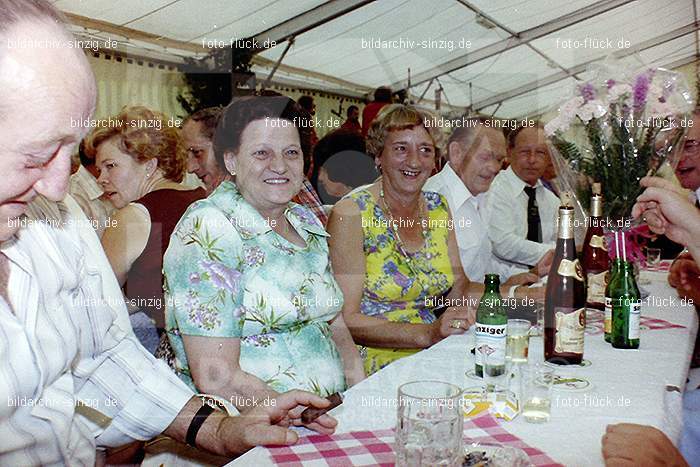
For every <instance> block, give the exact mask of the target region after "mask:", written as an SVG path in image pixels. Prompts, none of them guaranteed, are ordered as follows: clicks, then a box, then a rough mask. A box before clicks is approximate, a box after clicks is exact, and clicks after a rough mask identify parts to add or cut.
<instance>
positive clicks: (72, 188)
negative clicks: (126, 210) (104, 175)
mask: <svg viewBox="0 0 700 467" xmlns="http://www.w3.org/2000/svg"><path fill="white" fill-rule="evenodd" d="M73 165H74V167H73V170H71V177H70V185H69V187H68V192H69V193H70V194H71V196H72V197H73V199H74V200H75V202H76V203H78V205H79V206H80V209H82V210H83V213H84V214H85V215H86V216H87V218H88V219H90V224H91V225H92V227H93V228H94V229H95V232H96V233H97V236H98V237H100V238H101V237H102V234H103V233H104V230H105V227H106V225H107V219H108V218H109V216H110V214H112V212H113V211H114V207H113V206H112V205H111V204H110V203H109V202H108V201H106V200H105V199H104V197H103V194H104V193H103V191H102V187H101V186H100V185H99V183H97V177H99V176H100V171H99V169H98V168H97V166H96V165H95V158H94V155H93V157H90V156H88V155H87V154H86V152H85V142H84V141H81V142H80V145H79V146H78V160H77V161H74V164H73Z"/></svg>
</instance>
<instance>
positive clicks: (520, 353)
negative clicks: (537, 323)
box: [506, 319, 532, 363]
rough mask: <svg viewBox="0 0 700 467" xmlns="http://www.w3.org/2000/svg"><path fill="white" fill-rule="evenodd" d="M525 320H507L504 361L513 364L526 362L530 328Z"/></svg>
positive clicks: (528, 322)
mask: <svg viewBox="0 0 700 467" xmlns="http://www.w3.org/2000/svg"><path fill="white" fill-rule="evenodd" d="M531 327H532V325H531V324H530V321H528V320H526V319H509V320H508V326H507V337H506V360H507V361H511V362H513V363H524V362H527V354H528V348H529V344H530V328H531Z"/></svg>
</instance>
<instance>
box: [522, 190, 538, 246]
mask: <svg viewBox="0 0 700 467" xmlns="http://www.w3.org/2000/svg"><path fill="white" fill-rule="evenodd" d="M535 193H536V191H535V188H534V187H531V186H526V187H525V194H526V195H527V239H528V240H530V241H532V242H537V243H542V225H541V224H540V210H539V208H538V206H537V198H536V196H535Z"/></svg>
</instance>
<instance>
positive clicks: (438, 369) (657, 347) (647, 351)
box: [229, 272, 698, 466]
mask: <svg viewBox="0 0 700 467" xmlns="http://www.w3.org/2000/svg"><path fill="white" fill-rule="evenodd" d="M645 278H648V279H651V284H646V285H643V287H644V288H646V289H647V290H648V291H649V292H650V293H651V297H656V300H657V303H662V304H663V305H665V306H650V302H648V301H644V302H643V306H642V315H643V316H649V317H655V318H660V319H664V320H666V321H669V322H671V323H674V324H680V325H683V326H686V328H684V329H667V330H646V331H642V333H641V338H640V339H641V341H640V342H641V343H640V348H639V350H618V349H614V348H613V347H612V346H611V345H610V344H608V343H606V342H605V341H604V340H603V335H602V334H600V335H596V336H586V341H585V350H584V358H585V359H586V360H590V361H591V363H592V365H591V366H590V367H587V368H578V369H575V370H573V369H572V370H568V369H567V370H560V369H558V370H557V373H558V374H562V375H564V374H573V375H578V376H582V377H583V378H586V379H588V380H589V381H590V382H591V383H592V384H593V387H592V388H591V389H590V390H589V391H587V392H581V393H564V392H560V391H556V392H554V394H553V398H552V411H551V412H552V415H551V419H550V421H549V422H548V423H545V424H541V425H537V424H530V423H527V422H526V421H525V420H524V419H522V417H518V418H516V419H515V420H513V421H512V422H503V426H504V428H506V429H507V430H509V431H510V432H512V433H513V434H515V435H516V436H518V437H520V438H521V439H523V440H524V441H525V442H526V443H528V444H530V445H531V446H534V447H537V448H540V449H542V450H543V451H544V452H546V453H547V454H548V455H549V456H550V457H552V458H553V459H555V460H556V461H557V462H561V463H563V464H565V465H567V466H591V465H603V458H602V455H601V449H600V440H601V437H602V436H603V434H604V433H605V427H606V425H608V424H609V423H619V422H630V423H639V424H644V425H652V426H655V427H657V428H660V429H661V430H663V431H664V432H665V433H666V434H668V435H669V437H671V439H673V440H674V441H676V440H677V439H678V434H679V433H680V428H681V424H682V420H681V418H682V415H681V394H680V393H677V392H668V391H667V390H666V385H673V386H677V387H679V388H683V387H684V386H685V380H686V377H687V373H688V364H689V361H690V355H691V352H692V350H693V345H694V342H695V334H696V332H697V327H698V319H697V316H696V312H695V309H694V307H693V306H690V305H688V304H685V305H683V304H681V303H680V299H679V298H678V296H677V294H676V292H675V290H673V289H672V288H670V287H669V286H668V285H667V284H666V274H663V273H656V272H642V280H644V279H645ZM659 299H661V300H663V301H661V302H660V301H658V300H659ZM472 347H473V338H472V336H471V335H464V336H452V337H450V338H448V339H445V340H443V341H442V342H440V343H439V344H437V345H435V346H433V347H431V348H430V349H426V350H425V351H423V352H420V353H418V354H416V355H413V356H411V357H408V358H405V359H403V360H401V361H398V362H395V363H393V364H392V365H390V366H388V367H387V368H385V369H383V370H382V371H380V372H378V373H375V374H374V375H372V376H371V377H369V378H368V379H366V380H365V381H363V382H362V383H360V384H358V385H356V386H354V387H353V388H351V389H350V390H348V391H347V393H346V395H345V402H344V403H343V405H341V406H340V407H338V408H336V409H335V410H334V411H333V412H331V413H332V414H333V416H335V417H336V418H337V419H338V421H339V424H338V429H337V432H338V433H341V432H348V431H355V430H367V429H373V430H374V429H380V428H386V427H393V426H394V424H395V420H396V408H395V403H396V392H397V388H398V387H399V385H401V384H402V383H405V382H408V381H412V380H420V379H423V380H424V379H437V380H442V381H448V382H451V383H454V384H457V385H459V386H461V387H470V386H478V385H479V384H480V383H479V381H476V380H473V379H471V378H467V377H466V376H465V372H466V371H467V370H468V369H471V368H473V366H474V361H473V356H472V355H471V353H469V350H470V349H471V348H472ZM542 353H543V352H542V338H541V337H539V338H532V339H531V342H530V358H531V361H532V360H533V359H536V358H539V359H540V360H542V359H543V356H542ZM269 464H270V460H269V458H268V456H267V454H266V452H265V451H264V450H263V449H260V448H256V449H254V450H252V451H250V452H248V453H247V454H246V455H244V456H242V457H240V458H238V459H237V460H235V461H234V462H233V463H231V464H229V465H247V466H251V465H255V466H258V465H269Z"/></svg>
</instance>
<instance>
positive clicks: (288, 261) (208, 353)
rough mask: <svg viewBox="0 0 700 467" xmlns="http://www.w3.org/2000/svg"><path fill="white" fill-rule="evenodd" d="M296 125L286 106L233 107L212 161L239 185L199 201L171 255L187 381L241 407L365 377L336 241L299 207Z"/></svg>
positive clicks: (258, 101) (172, 304)
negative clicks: (334, 267) (348, 318)
mask: <svg viewBox="0 0 700 467" xmlns="http://www.w3.org/2000/svg"><path fill="white" fill-rule="evenodd" d="M298 116H299V110H298V106H297V105H296V104H295V103H294V101H293V100H291V99H289V98H287V97H252V98H241V99H234V100H233V101H232V103H231V104H229V106H228V107H226V108H225V109H224V111H223V115H222V117H221V120H220V122H219V126H218V128H217V130H216V134H215V136H214V153H215V156H216V159H217V161H218V163H219V164H220V165H221V166H222V167H225V168H226V169H227V170H228V171H229V172H230V173H231V174H233V175H235V180H236V183H235V184H234V183H232V182H230V181H225V182H222V183H221V184H220V185H219V186H218V187H217V188H216V189H215V190H214V192H213V193H212V194H211V195H209V197H208V198H207V199H206V200H203V201H199V202H197V203H195V204H193V205H192V206H191V207H190V209H188V211H187V212H186V213H185V215H184V217H183V218H182V220H181V221H180V223H179V224H178V226H177V228H176V229H175V232H174V233H173V236H172V239H171V242H170V246H169V248H168V251H167V252H166V254H165V260H164V272H165V277H166V284H167V287H166V295H167V297H168V301H167V304H168V310H167V321H168V337H169V339H170V342H171V344H172V347H173V349H174V351H175V355H176V360H175V361H176V368H177V372H178V374H179V375H180V377H181V378H182V379H183V380H184V381H185V382H187V383H188V384H189V385H190V386H191V387H193V388H196V389H197V390H199V391H202V392H206V393H209V394H215V395H218V396H221V397H223V398H225V399H226V400H231V401H233V403H234V405H237V406H238V408H239V409H241V410H246V409H247V408H249V407H246V403H245V401H251V400H253V399H254V398H255V399H257V400H263V399H265V398H266V397H267V396H270V397H274V396H275V395H277V393H278V392H282V391H287V390H290V389H305V390H309V391H313V392H315V393H317V394H320V395H323V396H327V395H330V394H332V393H334V392H342V391H344V390H345V389H346V388H347V387H348V386H350V385H353V384H355V383H357V382H358V381H360V380H362V379H363V378H364V373H363V371H362V363H361V361H360V358H359V354H358V351H357V349H356V347H355V345H354V343H353V341H352V338H351V337H350V333H349V332H348V330H347V327H346V326H345V323H344V321H343V315H342V314H340V310H341V307H342V304H343V295H342V293H341V291H340V288H339V287H338V285H337V283H336V282H335V279H334V278H333V274H332V272H331V266H330V260H329V256H328V244H327V241H326V238H327V237H328V234H327V233H326V232H325V230H324V228H323V226H322V225H321V223H320V222H319V220H318V219H317V218H316V216H314V215H313V214H312V213H311V211H309V210H308V209H307V208H305V207H303V206H301V205H298V204H296V203H293V202H291V200H292V197H293V196H294V195H295V194H296V193H297V192H298V191H299V187H300V186H301V183H302V180H303V177H304V175H303V156H302V150H301V144H300V140H299V131H298V129H297V127H296V126H295V125H294V122H297V121H298ZM281 120H284V122H282V123H280V121H281ZM269 121H277V123H279V124H277V125H269V124H268V122H269ZM284 123H288V124H284ZM237 402H238V403H237Z"/></svg>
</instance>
